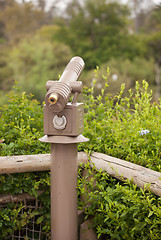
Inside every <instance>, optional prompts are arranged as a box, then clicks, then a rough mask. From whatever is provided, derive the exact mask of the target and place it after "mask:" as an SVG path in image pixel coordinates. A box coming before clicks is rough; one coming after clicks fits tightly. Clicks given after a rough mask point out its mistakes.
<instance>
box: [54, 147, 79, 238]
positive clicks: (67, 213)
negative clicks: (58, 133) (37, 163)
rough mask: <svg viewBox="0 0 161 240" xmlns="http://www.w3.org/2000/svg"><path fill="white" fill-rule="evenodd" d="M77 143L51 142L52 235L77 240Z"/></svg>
mask: <svg viewBox="0 0 161 240" xmlns="http://www.w3.org/2000/svg"><path fill="white" fill-rule="evenodd" d="M76 187H77V144H51V189H52V191H51V226H52V227H51V236H52V239H54V240H77V236H78V231H77V226H78V224H77V218H78V211H77V190H76Z"/></svg>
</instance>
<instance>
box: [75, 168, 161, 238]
mask: <svg viewBox="0 0 161 240" xmlns="http://www.w3.org/2000/svg"><path fill="white" fill-rule="evenodd" d="M85 169H86V172H87V175H86V177H82V174H81V169H80V171H79V178H78V190H79V194H80V196H81V199H83V200H84V202H82V201H80V202H79V204H80V208H81V209H84V210H85V212H86V214H87V217H88V216H90V219H92V227H94V228H95V229H96V232H97V234H98V237H99V238H100V239H101V240H106V239H115V240H116V239H117V240H123V239H130V240H136V239H138V240H139V239H147V240H149V239H158V240H159V239H160V236H161V229H160V223H161V207H160V203H161V198H158V197H156V196H153V195H152V194H150V193H149V192H147V191H146V188H145V189H144V190H143V189H138V188H137V186H136V185H134V184H132V183H130V182H124V183H120V182H118V181H117V180H116V179H113V178H112V177H110V176H109V175H108V174H107V173H105V172H102V171H96V169H95V167H93V169H92V170H91V166H90V164H87V165H86V166H85ZM87 203H88V206H87Z"/></svg>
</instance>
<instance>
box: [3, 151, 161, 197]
mask: <svg viewBox="0 0 161 240" xmlns="http://www.w3.org/2000/svg"><path fill="white" fill-rule="evenodd" d="M77 159H78V163H80V162H84V163H85V162H86V161H88V157H87V154H86V153H84V152H79V153H78V158H77ZM90 160H91V162H92V163H94V164H95V166H96V168H97V169H103V170H105V171H106V172H107V173H108V174H109V175H111V176H113V177H115V178H117V179H119V180H124V179H129V180H132V181H133V183H134V184H136V185H137V186H138V187H141V188H144V187H147V184H149V187H150V190H151V191H152V192H153V193H154V194H156V195H158V196H161V173H159V172H156V171H153V170H151V169H148V168H145V167H142V166H139V165H136V164H133V163H130V162H127V161H124V160H121V159H118V158H114V157H111V156H108V155H105V154H102V153H96V152H94V153H92V154H91V156H90ZM34 171H50V154H38V155H22V156H5V157H0V174H7V173H20V172H34Z"/></svg>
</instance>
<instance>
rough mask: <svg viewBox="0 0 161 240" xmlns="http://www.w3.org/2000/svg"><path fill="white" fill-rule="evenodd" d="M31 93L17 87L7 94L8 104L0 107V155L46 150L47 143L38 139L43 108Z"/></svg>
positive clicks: (41, 134)
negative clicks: (3, 140)
mask: <svg viewBox="0 0 161 240" xmlns="http://www.w3.org/2000/svg"><path fill="white" fill-rule="evenodd" d="M31 98H32V95H27V94H26V93H25V92H21V90H20V89H19V88H16V89H15V91H12V92H11V93H10V94H9V95H8V105H5V106H4V107H2V108H1V116H0V137H1V138H4V139H5V143H4V144H2V145H1V146H0V151H1V155H21V154H32V153H34V154H36V153H44V152H46V151H48V149H49V147H48V145H45V144H42V143H40V142H39V141H38V139H39V138H40V137H41V136H43V109H42V107H41V105H40V104H39V103H38V101H37V100H31Z"/></svg>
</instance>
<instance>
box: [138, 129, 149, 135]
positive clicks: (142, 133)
mask: <svg viewBox="0 0 161 240" xmlns="http://www.w3.org/2000/svg"><path fill="white" fill-rule="evenodd" d="M147 133H150V131H149V130H147V129H145V130H141V131H140V135H141V136H143V135H146V134H147Z"/></svg>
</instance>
